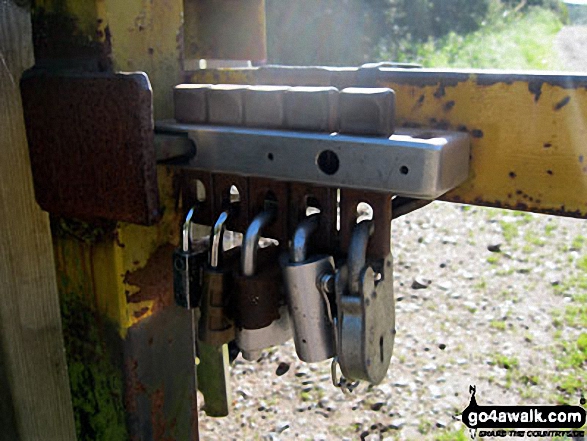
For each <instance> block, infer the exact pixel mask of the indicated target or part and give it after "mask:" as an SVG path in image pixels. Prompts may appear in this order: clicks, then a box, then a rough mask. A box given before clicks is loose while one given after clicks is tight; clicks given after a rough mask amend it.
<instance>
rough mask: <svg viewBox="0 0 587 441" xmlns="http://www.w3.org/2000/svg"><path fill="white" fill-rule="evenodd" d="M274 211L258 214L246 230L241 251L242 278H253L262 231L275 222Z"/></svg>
mask: <svg viewBox="0 0 587 441" xmlns="http://www.w3.org/2000/svg"><path fill="white" fill-rule="evenodd" d="M275 214H276V213H275V211H274V210H265V211H262V212H261V213H259V214H258V215H257V216H255V218H254V219H253V222H251V225H249V228H247V231H246V233H245V237H244V239H243V245H242V249H241V267H242V268H241V269H242V272H243V275H244V276H254V275H255V273H256V272H257V250H258V249H259V238H260V237H261V232H262V231H263V229H264V228H265V227H266V226H267V225H269V224H270V223H271V222H273V221H274V220H275Z"/></svg>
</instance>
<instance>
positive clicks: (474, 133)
mask: <svg viewBox="0 0 587 441" xmlns="http://www.w3.org/2000/svg"><path fill="white" fill-rule="evenodd" d="M471 136H472V137H473V138H478V139H480V138H483V136H484V133H483V130H481V129H473V130H471Z"/></svg>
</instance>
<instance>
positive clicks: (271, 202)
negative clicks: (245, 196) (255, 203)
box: [263, 190, 279, 211]
mask: <svg viewBox="0 0 587 441" xmlns="http://www.w3.org/2000/svg"><path fill="white" fill-rule="evenodd" d="M278 208H279V206H278V204H277V196H275V193H273V192H272V191H271V190H269V191H268V192H267V193H266V194H265V199H264V201H263V209H264V210H276V211H277V210H278Z"/></svg>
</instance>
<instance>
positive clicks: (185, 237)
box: [181, 207, 195, 251]
mask: <svg viewBox="0 0 587 441" xmlns="http://www.w3.org/2000/svg"><path fill="white" fill-rule="evenodd" d="M194 208H195V207H192V208H191V209H190V211H188V214H187V216H186V217H185V221H184V222H183V228H182V241H181V249H182V250H183V251H189V250H190V248H191V246H192V244H191V241H190V233H191V231H190V230H191V226H192V217H193V216H194Z"/></svg>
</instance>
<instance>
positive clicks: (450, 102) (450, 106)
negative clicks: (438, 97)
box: [444, 100, 456, 112]
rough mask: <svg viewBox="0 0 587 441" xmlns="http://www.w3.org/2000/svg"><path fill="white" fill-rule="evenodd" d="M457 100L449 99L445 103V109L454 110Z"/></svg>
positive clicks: (446, 110) (447, 110)
mask: <svg viewBox="0 0 587 441" xmlns="http://www.w3.org/2000/svg"><path fill="white" fill-rule="evenodd" d="M455 104H456V103H455V102H454V101H453V100H450V101H447V102H446V103H445V104H444V111H445V112H449V111H450V110H452V108H453V107H454V106H455Z"/></svg>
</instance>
